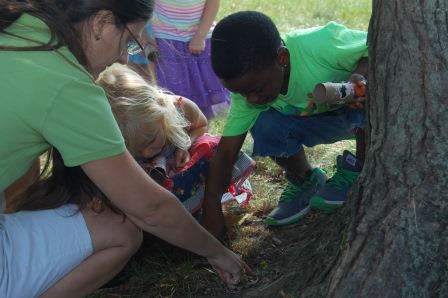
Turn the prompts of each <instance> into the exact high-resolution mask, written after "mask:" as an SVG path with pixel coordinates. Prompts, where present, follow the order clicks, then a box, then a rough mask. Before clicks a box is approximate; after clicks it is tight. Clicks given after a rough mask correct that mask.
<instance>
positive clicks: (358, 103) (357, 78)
mask: <svg viewBox="0 0 448 298" xmlns="http://www.w3.org/2000/svg"><path fill="white" fill-rule="evenodd" d="M348 80H349V82H352V83H354V84H355V85H356V87H355V88H358V89H359V90H363V92H362V93H364V94H366V91H367V90H366V89H367V80H366V78H365V77H364V76H363V75H361V74H359V73H354V74H352V75H351V76H350V78H349V79H348ZM365 101H366V96H361V97H356V98H355V99H353V100H350V101H347V106H348V107H349V108H350V109H354V110H356V109H364V103H365Z"/></svg>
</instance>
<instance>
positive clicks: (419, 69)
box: [252, 0, 448, 297]
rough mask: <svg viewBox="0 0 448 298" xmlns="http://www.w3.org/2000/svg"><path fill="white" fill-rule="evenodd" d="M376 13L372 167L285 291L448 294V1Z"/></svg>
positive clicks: (376, 4) (407, 2)
mask: <svg viewBox="0 0 448 298" xmlns="http://www.w3.org/2000/svg"><path fill="white" fill-rule="evenodd" d="M372 8H373V12H372V19H371V22H370V28H369V38H368V43H369V61H370V70H369V99H368V103H369V104H368V106H367V114H368V124H367V131H368V137H367V146H368V151H367V155H366V164H365V166H364V169H363V172H362V175H361V176H360V179H359V181H358V183H357V184H356V185H355V186H354V187H353V189H352V191H351V193H350V196H349V199H348V202H347V205H346V206H345V208H344V210H342V212H339V213H338V214H335V215H333V217H332V218H331V219H330V220H332V221H333V222H335V221H337V222H336V223H334V224H333V223H332V224H331V225H330V224H329V223H328V222H326V223H324V224H321V226H320V227H319V228H320V229H322V231H321V232H320V236H321V237H320V240H319V238H317V240H315V241H316V242H318V243H317V244H312V246H313V248H312V249H307V248H306V247H302V248H301V247H297V248H296V249H298V250H300V249H307V257H300V256H297V255H291V258H290V259H289V260H288V262H289V263H293V265H291V266H290V268H291V270H293V272H294V273H293V274H291V276H288V277H285V280H283V281H282V282H281V283H280V285H279V284H277V285H276V288H275V289H274V290H275V291H277V295H278V290H279V289H283V290H285V289H286V290H287V293H292V294H293V295H294V296H311V297H315V296H325V297H434V296H439V297H448V108H447V106H448V1H447V0H428V1H423V0H420V1H417V0H376V1H375V0H374V1H373V7H372ZM345 224H347V225H346V226H345V228H344V225H345ZM324 229H325V230H324ZM341 230H342V232H341ZM335 235H337V237H336V239H335ZM313 250H314V251H313ZM296 254H297V253H296ZM299 254H300V253H299ZM265 293H266V295H265V294H262V296H263V295H264V296H270V295H271V294H274V293H269V292H265ZM252 294H253V293H252ZM258 294H260V293H258Z"/></svg>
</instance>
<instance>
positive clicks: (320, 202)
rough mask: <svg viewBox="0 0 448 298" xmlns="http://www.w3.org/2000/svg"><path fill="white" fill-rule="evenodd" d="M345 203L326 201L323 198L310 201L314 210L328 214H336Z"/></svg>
mask: <svg viewBox="0 0 448 298" xmlns="http://www.w3.org/2000/svg"><path fill="white" fill-rule="evenodd" d="M343 204H344V202H331V201H326V200H324V199H323V198H321V197H312V198H311V200H310V206H311V208H313V209H318V210H320V211H324V212H327V213H332V212H335V211H336V210H337V209H339V208H341V207H342V205H343Z"/></svg>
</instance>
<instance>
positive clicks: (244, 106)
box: [223, 22, 368, 136]
mask: <svg viewBox="0 0 448 298" xmlns="http://www.w3.org/2000/svg"><path fill="white" fill-rule="evenodd" d="M366 38H367V33H366V32H364V31H358V30H350V29H347V28H346V27H345V26H343V25H340V24H337V23H335V22H329V23H328V24H327V25H325V26H322V27H315V28H309V29H300V30H296V31H292V32H289V33H287V34H286V35H285V36H283V40H284V42H285V44H286V46H287V48H288V50H289V53H290V63H291V67H290V69H291V72H290V77H289V83H288V93H287V94H286V95H282V94H280V95H279V96H278V97H277V98H276V99H275V100H274V101H273V102H271V103H269V104H265V105H258V106H256V105H252V104H249V103H247V102H246V100H245V98H244V97H243V96H241V95H240V94H232V102H231V105H230V111H229V115H228V117H227V122H226V125H225V127H224V132H223V135H224V136H237V135H241V134H243V133H245V132H247V131H248V130H249V129H250V128H252V126H253V125H254V124H255V121H256V120H257V118H258V115H260V113H261V112H263V111H266V110H267V109H269V108H274V109H276V110H277V111H279V112H281V113H283V114H287V115H300V113H302V112H304V111H307V106H308V104H309V99H308V93H311V92H313V89H314V86H315V85H316V84H318V83H321V82H340V81H344V80H347V79H348V77H349V76H350V74H351V73H352V72H353V71H354V70H355V69H356V67H357V66H358V62H359V60H360V59H361V58H363V57H367V54H368V53H367V44H366ZM329 109H330V107H329V106H327V105H318V106H317V109H316V110H315V111H314V113H322V112H325V111H328V110H329Z"/></svg>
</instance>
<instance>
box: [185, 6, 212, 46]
mask: <svg viewBox="0 0 448 298" xmlns="http://www.w3.org/2000/svg"><path fill="white" fill-rule="evenodd" d="M218 10H219V0H207V1H206V2H205V6H204V11H203V13H202V17H201V22H200V23H199V26H198V30H197V31H196V34H195V35H194V36H193V38H192V39H191V41H190V44H189V49H190V52H191V53H192V54H200V53H202V51H203V50H204V48H205V39H206V38H207V34H208V32H209V31H210V28H211V27H212V25H213V22H214V21H215V18H216V15H217V14H218Z"/></svg>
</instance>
